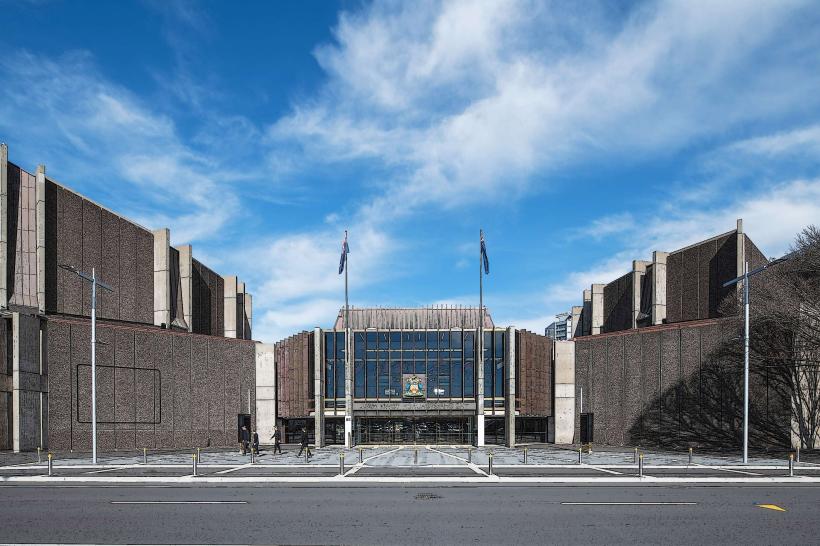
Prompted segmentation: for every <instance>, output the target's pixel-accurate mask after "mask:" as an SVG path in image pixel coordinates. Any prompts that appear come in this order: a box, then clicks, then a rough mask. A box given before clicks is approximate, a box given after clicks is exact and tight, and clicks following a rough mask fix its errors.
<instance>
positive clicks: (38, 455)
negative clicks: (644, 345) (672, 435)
mask: <svg viewBox="0 0 820 546" xmlns="http://www.w3.org/2000/svg"><path fill="white" fill-rule="evenodd" d="M42 450H43V448H41V447H40V446H37V462H38V463H41V462H43V461H41V460H40V452H41V451H42ZM798 460H799V459H798Z"/></svg>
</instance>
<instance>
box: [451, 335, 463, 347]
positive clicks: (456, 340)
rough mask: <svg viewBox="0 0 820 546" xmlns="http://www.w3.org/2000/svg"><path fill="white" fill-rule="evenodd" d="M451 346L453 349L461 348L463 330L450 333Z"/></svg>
mask: <svg viewBox="0 0 820 546" xmlns="http://www.w3.org/2000/svg"><path fill="white" fill-rule="evenodd" d="M450 347H452V348H453V349H461V332H451V333H450Z"/></svg>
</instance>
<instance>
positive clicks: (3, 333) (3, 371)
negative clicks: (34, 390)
mask: <svg viewBox="0 0 820 546" xmlns="http://www.w3.org/2000/svg"><path fill="white" fill-rule="evenodd" d="M10 329H11V324H10V321H9V320H8V319H5V318H0V449H11V447H12V446H11V438H12V423H11V415H12V408H11V402H12V398H11V397H12V394H11V393H12V377H11V351H10V348H11V340H10V339H9V337H10V336H9V334H10Z"/></svg>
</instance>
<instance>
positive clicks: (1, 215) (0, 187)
mask: <svg viewBox="0 0 820 546" xmlns="http://www.w3.org/2000/svg"><path fill="white" fill-rule="evenodd" d="M8 168H9V148H8V146H6V144H5V143H3V144H0V309H5V308H7V307H8V305H9V292H8V267H9V266H8V256H9V252H8V245H9V178H8V176H9V175H8Z"/></svg>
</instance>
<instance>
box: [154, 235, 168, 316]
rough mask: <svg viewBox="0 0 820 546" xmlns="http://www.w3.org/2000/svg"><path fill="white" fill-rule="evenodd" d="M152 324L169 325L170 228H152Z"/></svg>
mask: <svg viewBox="0 0 820 546" xmlns="http://www.w3.org/2000/svg"><path fill="white" fill-rule="evenodd" d="M153 233H154V325H155V326H160V325H161V324H165V326H166V327H167V328H170V327H171V250H170V249H171V246H170V243H171V230H169V229H168V228H163V229H157V230H154V232H153Z"/></svg>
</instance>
